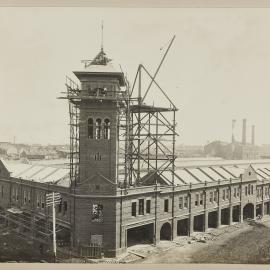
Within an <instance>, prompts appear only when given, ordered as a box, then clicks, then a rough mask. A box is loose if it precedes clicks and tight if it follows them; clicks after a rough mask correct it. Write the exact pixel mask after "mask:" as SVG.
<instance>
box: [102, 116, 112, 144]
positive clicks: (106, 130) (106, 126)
mask: <svg viewBox="0 0 270 270" xmlns="http://www.w3.org/2000/svg"><path fill="white" fill-rule="evenodd" d="M110 137H111V122H110V120H109V119H105V120H104V139H107V140H109V139H110Z"/></svg>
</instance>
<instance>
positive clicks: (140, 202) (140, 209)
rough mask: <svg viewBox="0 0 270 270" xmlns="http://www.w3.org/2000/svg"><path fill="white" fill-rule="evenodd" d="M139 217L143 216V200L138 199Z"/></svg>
mask: <svg viewBox="0 0 270 270" xmlns="http://www.w3.org/2000/svg"><path fill="white" fill-rule="evenodd" d="M139 215H144V199H139Z"/></svg>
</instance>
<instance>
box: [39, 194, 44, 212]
mask: <svg viewBox="0 0 270 270" xmlns="http://www.w3.org/2000/svg"><path fill="white" fill-rule="evenodd" d="M40 201H41V208H42V209H44V208H45V198H44V194H42V195H40Z"/></svg>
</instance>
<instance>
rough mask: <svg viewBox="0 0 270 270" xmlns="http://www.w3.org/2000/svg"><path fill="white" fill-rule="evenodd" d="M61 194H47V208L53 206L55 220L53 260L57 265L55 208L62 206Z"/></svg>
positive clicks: (54, 218) (54, 219) (54, 220)
mask: <svg viewBox="0 0 270 270" xmlns="http://www.w3.org/2000/svg"><path fill="white" fill-rule="evenodd" d="M60 202H61V197H60V193H56V192H54V191H53V192H52V193H47V194H46V206H52V219H53V260H54V263H56V214H55V206H56V205H57V204H60Z"/></svg>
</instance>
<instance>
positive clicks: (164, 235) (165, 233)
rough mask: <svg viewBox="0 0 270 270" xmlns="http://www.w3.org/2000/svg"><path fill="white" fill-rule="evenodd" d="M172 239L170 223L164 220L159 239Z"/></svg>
mask: <svg viewBox="0 0 270 270" xmlns="http://www.w3.org/2000/svg"><path fill="white" fill-rule="evenodd" d="M171 239H172V229H171V225H170V223H168V222H166V223H164V224H163V225H162V227H161V229H160V240H171Z"/></svg>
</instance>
